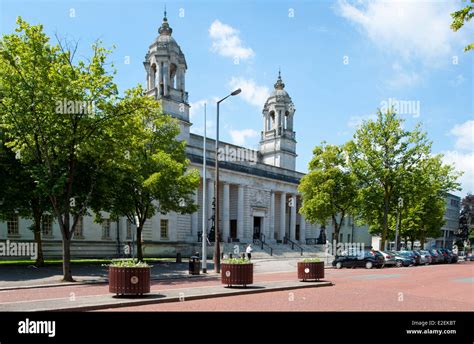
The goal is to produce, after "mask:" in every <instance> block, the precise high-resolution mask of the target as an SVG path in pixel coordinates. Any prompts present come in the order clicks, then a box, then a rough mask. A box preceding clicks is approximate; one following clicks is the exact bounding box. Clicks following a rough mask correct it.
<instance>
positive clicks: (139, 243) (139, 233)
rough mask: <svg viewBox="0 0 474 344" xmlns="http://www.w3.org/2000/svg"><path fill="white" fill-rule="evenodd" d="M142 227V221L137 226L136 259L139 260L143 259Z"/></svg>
mask: <svg viewBox="0 0 474 344" xmlns="http://www.w3.org/2000/svg"><path fill="white" fill-rule="evenodd" d="M142 229H143V223H140V224H139V225H138V226H137V259H138V261H139V262H142V261H143V252H142Z"/></svg>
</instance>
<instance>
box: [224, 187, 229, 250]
mask: <svg viewBox="0 0 474 344" xmlns="http://www.w3.org/2000/svg"><path fill="white" fill-rule="evenodd" d="M229 198H230V186H229V183H224V190H223V200H222V203H223V207H222V208H223V209H222V212H223V214H222V215H223V216H222V221H223V226H222V228H223V236H222V240H223V241H224V242H226V241H227V238H229V236H230V233H229V227H230V219H229V215H230V214H229V212H230V207H229Z"/></svg>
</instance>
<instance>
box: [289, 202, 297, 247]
mask: <svg viewBox="0 0 474 344" xmlns="http://www.w3.org/2000/svg"><path fill="white" fill-rule="evenodd" d="M291 197H292V198H293V206H292V207H290V239H291V240H293V241H295V240H296V195H291Z"/></svg>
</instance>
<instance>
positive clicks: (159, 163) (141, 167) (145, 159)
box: [100, 87, 200, 260]
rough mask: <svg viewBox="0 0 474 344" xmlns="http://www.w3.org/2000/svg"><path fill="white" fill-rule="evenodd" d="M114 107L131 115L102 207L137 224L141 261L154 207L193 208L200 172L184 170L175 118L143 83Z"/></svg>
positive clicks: (106, 183) (182, 144)
mask: <svg viewBox="0 0 474 344" xmlns="http://www.w3.org/2000/svg"><path fill="white" fill-rule="evenodd" d="M117 108H118V109H119V111H121V112H125V113H132V114H133V116H131V117H130V118H129V119H128V120H127V121H124V123H123V126H124V132H125V133H127V135H126V136H125V137H123V140H122V141H121V142H122V144H123V152H122V153H123V154H122V158H121V159H120V160H118V159H117V160H115V161H113V163H112V164H111V165H110V169H111V173H107V174H106V175H107V177H108V178H107V179H104V180H103V182H104V183H103V185H104V188H103V190H104V192H102V193H101V194H100V197H102V198H103V199H104V198H105V199H107V202H108V206H106V209H105V210H107V211H109V212H110V214H111V216H112V217H115V218H116V217H119V216H126V217H127V218H128V219H129V220H130V221H131V222H132V223H134V224H135V225H136V231H137V233H136V234H137V236H136V237H137V258H138V259H139V260H142V259H143V252H142V240H141V238H142V230H143V226H144V224H145V222H146V221H147V220H148V219H150V218H151V217H152V216H153V215H154V214H155V213H156V212H161V213H168V212H170V211H173V212H178V213H182V214H188V213H193V212H195V211H197V205H196V204H194V203H193V194H194V192H195V191H196V189H197V188H198V187H199V181H200V177H199V172H198V171H197V170H195V169H188V166H189V161H188V159H187V158H186V154H185V145H186V142H185V141H178V140H177V135H178V134H179V126H178V125H177V122H176V121H175V120H173V119H172V118H171V117H170V116H167V115H163V114H162V112H161V109H160V104H159V103H158V102H156V101H155V100H154V99H152V98H150V97H148V96H146V94H145V92H144V91H143V90H142V89H141V87H137V88H135V89H132V90H129V91H127V93H126V96H125V97H124V99H123V100H122V101H120V102H119V104H117ZM110 176H113V177H112V179H110Z"/></svg>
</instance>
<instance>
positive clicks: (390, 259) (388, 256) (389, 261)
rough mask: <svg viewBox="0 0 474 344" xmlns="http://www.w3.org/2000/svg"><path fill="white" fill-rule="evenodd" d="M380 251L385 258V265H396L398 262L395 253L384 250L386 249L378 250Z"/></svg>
mask: <svg viewBox="0 0 474 344" xmlns="http://www.w3.org/2000/svg"><path fill="white" fill-rule="evenodd" d="M376 252H379V253H380V254H381V255H382V256H383V258H384V266H387V267H388V266H395V265H397V262H396V260H395V255H393V254H392V253H390V252H388V251H387V252H384V251H376Z"/></svg>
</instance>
